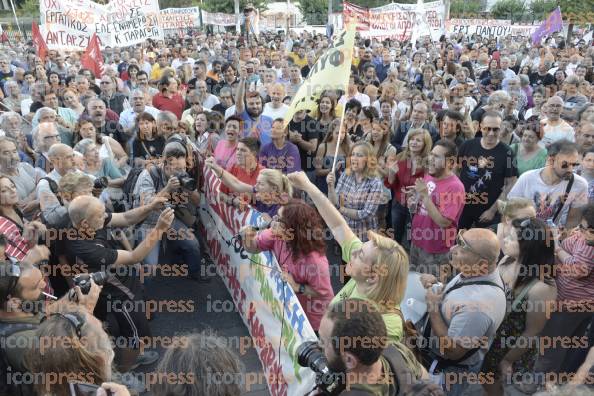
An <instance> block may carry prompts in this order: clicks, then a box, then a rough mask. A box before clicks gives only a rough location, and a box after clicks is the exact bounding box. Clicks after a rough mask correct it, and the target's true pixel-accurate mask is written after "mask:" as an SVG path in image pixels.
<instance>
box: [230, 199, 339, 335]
mask: <svg viewBox="0 0 594 396" xmlns="http://www.w3.org/2000/svg"><path fill="white" fill-rule="evenodd" d="M272 220H273V221H272V226H271V227H270V228H269V229H266V230H264V231H261V232H259V233H256V231H255V230H254V229H253V228H252V227H249V226H248V227H245V228H244V229H243V230H242V234H243V235H242V240H243V246H244V247H245V249H246V250H247V251H248V252H250V253H259V252H261V251H266V250H269V251H272V252H274V255H275V257H276V260H277V261H278V263H279V266H280V267H281V270H282V271H283V274H282V277H283V279H284V280H285V281H286V282H287V283H288V284H289V286H290V287H291V289H293V291H294V292H295V294H296V295H297V299H298V300H299V302H300V303H301V306H302V307H303V310H304V311H305V314H306V316H307V318H308V319H309V322H310V323H311V326H312V327H313V329H314V330H315V331H317V330H318V329H319V327H320V321H321V319H322V316H323V315H324V312H325V311H326V308H327V307H328V304H330V301H331V300H332V298H333V297H334V292H333V290H332V285H331V283H330V272H329V264H328V259H327V258H326V242H325V240H324V237H323V236H324V228H323V225H322V221H321V219H320V216H319V214H318V213H317V212H316V210H315V209H314V208H312V207H311V206H309V205H308V204H306V203H305V202H303V201H301V200H297V199H291V200H290V201H289V202H288V203H287V204H286V205H284V206H283V207H281V208H280V209H279V210H278V213H277V215H276V216H274V217H273V219H272Z"/></svg>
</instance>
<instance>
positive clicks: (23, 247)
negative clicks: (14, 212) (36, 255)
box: [0, 216, 29, 261]
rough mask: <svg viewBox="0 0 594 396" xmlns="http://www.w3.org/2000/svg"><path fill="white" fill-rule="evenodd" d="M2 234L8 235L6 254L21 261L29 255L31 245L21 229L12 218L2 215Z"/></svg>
mask: <svg viewBox="0 0 594 396" xmlns="http://www.w3.org/2000/svg"><path fill="white" fill-rule="evenodd" d="M0 234H2V235H4V236H5V237H6V241H7V244H6V249H5V254H6V256H7V257H13V258H15V259H17V260H18V261H21V260H22V259H24V258H25V256H26V255H27V252H28V251H29V246H28V245H27V241H26V240H25V239H24V238H23V237H22V235H21V229H20V227H19V226H17V225H16V224H15V223H14V222H13V221H12V220H10V219H8V218H6V217H4V216H0Z"/></svg>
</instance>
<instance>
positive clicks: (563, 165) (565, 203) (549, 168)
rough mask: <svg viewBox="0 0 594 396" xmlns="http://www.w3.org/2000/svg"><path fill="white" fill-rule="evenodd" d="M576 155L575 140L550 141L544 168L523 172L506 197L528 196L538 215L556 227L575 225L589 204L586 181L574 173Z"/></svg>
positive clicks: (577, 155) (576, 161)
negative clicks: (573, 141) (551, 142)
mask: <svg viewBox="0 0 594 396" xmlns="http://www.w3.org/2000/svg"><path fill="white" fill-rule="evenodd" d="M579 158H580V156H579V153H578V147H577V145H576V144H575V143H572V142H570V141H568V140H559V141H557V142H555V143H553V144H551V145H550V146H549V149H548V158H547V163H546V165H545V167H544V168H541V169H534V170H531V171H528V172H524V173H522V175H521V176H520V178H519V179H518V182H517V183H516V184H515V185H514V186H513V188H512V189H511V191H510V192H509V194H508V195H507V198H508V199H509V198H514V197H523V198H527V199H530V200H532V201H533V202H534V207H535V208H536V216H537V217H538V218H540V219H542V220H545V221H549V220H550V221H552V222H553V223H554V224H556V225H557V226H559V227H565V228H572V227H575V226H577V225H578V224H579V222H580V218H581V214H582V209H583V208H584V206H585V205H587V204H588V182H587V181H586V179H584V178H583V177H582V176H579V175H577V174H574V173H573V172H574V170H575V169H576V168H577V167H578V166H579V162H578V161H579Z"/></svg>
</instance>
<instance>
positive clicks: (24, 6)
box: [15, 0, 39, 17]
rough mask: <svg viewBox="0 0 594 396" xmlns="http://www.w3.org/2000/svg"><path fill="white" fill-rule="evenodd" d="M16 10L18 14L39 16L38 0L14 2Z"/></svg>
mask: <svg viewBox="0 0 594 396" xmlns="http://www.w3.org/2000/svg"><path fill="white" fill-rule="evenodd" d="M15 6H16V12H17V14H18V15H19V16H30V17H38V16H39V1H38V0H24V1H20V2H15Z"/></svg>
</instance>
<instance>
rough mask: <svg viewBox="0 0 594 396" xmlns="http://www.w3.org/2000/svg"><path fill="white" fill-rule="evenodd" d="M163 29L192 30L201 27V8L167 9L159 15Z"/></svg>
mask: <svg viewBox="0 0 594 396" xmlns="http://www.w3.org/2000/svg"><path fill="white" fill-rule="evenodd" d="M159 25H160V26H161V29H165V30H167V29H191V28H196V27H200V8H198V7H187V8H166V9H164V10H161V12H160V13H159Z"/></svg>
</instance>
